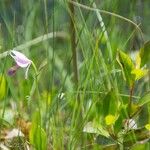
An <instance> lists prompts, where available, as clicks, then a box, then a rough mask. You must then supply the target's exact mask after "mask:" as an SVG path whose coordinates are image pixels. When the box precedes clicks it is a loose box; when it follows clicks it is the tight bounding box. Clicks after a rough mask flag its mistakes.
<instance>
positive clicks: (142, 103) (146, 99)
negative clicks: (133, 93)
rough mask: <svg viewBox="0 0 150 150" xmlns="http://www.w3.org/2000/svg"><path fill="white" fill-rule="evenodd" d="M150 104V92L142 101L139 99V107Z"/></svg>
mask: <svg viewBox="0 0 150 150" xmlns="http://www.w3.org/2000/svg"><path fill="white" fill-rule="evenodd" d="M149 102H150V91H149V92H148V93H146V94H145V95H144V96H143V97H142V98H141V99H139V102H138V105H139V106H143V105H144V104H146V103H149Z"/></svg>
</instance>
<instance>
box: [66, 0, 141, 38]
mask: <svg viewBox="0 0 150 150" xmlns="http://www.w3.org/2000/svg"><path fill="white" fill-rule="evenodd" d="M69 2H70V3H72V4H73V5H75V6H77V7H81V8H83V9H86V10H90V11H95V12H96V11H98V12H100V13H103V14H106V15H110V16H114V17H116V18H119V19H121V20H124V21H126V22H128V23H130V24H132V25H133V26H135V27H136V29H138V31H139V33H140V35H141V38H142V39H143V32H142V30H141V28H140V27H139V26H138V25H137V24H136V23H135V22H133V21H132V20H130V19H128V18H125V17H123V16H121V15H118V14H116V13H113V12H109V11H106V10H101V9H97V8H93V7H89V6H87V5H83V4H80V3H78V2H74V1H69Z"/></svg>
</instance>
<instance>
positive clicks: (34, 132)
mask: <svg viewBox="0 0 150 150" xmlns="http://www.w3.org/2000/svg"><path fill="white" fill-rule="evenodd" d="M29 141H30V143H31V144H32V145H34V147H35V148H36V150H46V149H47V137H46V133H45V131H44V129H43V128H42V127H41V126H40V114H39V112H35V114H34V116H33V119H32V126H31V130H30V133H29Z"/></svg>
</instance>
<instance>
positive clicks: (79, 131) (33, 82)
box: [0, 0, 150, 150]
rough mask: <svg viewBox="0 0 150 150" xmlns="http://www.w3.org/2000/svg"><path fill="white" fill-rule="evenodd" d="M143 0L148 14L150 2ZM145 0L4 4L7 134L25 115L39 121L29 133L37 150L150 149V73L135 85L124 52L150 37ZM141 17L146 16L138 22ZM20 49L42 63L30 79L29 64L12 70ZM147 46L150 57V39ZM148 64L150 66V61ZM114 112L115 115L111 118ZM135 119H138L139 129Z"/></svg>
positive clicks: (1, 42)
mask: <svg viewBox="0 0 150 150" xmlns="http://www.w3.org/2000/svg"><path fill="white" fill-rule="evenodd" d="M140 2H141V4H142V6H143V7H144V8H145V10H144V9H143V13H144V17H145V18H147V17H148V9H149V8H147V5H148V4H149V1H144V2H142V1H140V0H139V3H140ZM137 4H138V2H136V1H134V2H131V1H129V0H127V1H125V2H124V1H119V0H115V1H114V2H112V1H109V0H107V1H106V0H101V1H94V0H87V1H81V0H80V1H76V0H72V1H68V0H36V1H35V0H27V1H19V0H16V1H5V2H1V5H0V22H1V25H0V48H1V49H0V52H1V54H0V66H1V67H0V73H1V74H0V99H1V102H0V103H1V106H0V113H1V125H0V131H1V133H2V132H3V131H4V130H5V129H9V130H11V129H13V128H19V129H21V131H22V128H23V124H21V125H20V124H19V125H18V120H19V121H20V120H23V121H24V122H25V125H26V126H28V125H29V124H31V126H29V127H28V128H27V131H28V134H27V135H26V136H25V140H26V141H28V145H30V147H31V149H37V150H46V149H54V150H66V149H85V150H86V149H95V150H96V149H105V150H107V149H133V150H135V149H139V150H145V149H149V141H148V140H149V137H150V136H149V129H148V128H145V125H149V121H150V120H149V111H150V108H149V95H148V94H149V92H148V91H149V86H150V78H149V74H147V75H145V76H144V75H143V78H142V79H140V80H139V81H136V82H134V88H132V89H131V87H130V86H128V83H127V80H124V75H123V71H125V69H124V67H126V66H124V65H126V64H124V61H123V62H121V58H120V59H119V58H118V57H119V56H120V55H119V52H120V51H121V52H124V54H125V55H126V57H129V58H130V55H131V53H132V52H137V51H139V50H140V48H141V47H142V46H143V45H144V43H145V41H146V40H147V39H149V35H148V33H149V29H148V21H145V20H143V21H141V20H142V19H143V18H142V17H143V16H142V14H138V13H137V12H138V11H137V12H136V11H135V10H134V9H132V8H136V6H137ZM129 6H130V7H129ZM138 9H142V8H140V6H139V5H138ZM137 15H139V17H140V19H141V20H138V21H139V22H138V21H137V20H134V18H136V17H137ZM140 15H141V16H140ZM136 21H137V22H136ZM140 21H141V22H140ZM12 49H15V50H17V51H20V52H22V53H24V54H25V55H26V56H27V57H28V58H29V59H31V60H32V61H33V62H34V64H35V66H31V67H30V69H29V77H28V79H27V80H25V79H24V70H23V69H22V68H20V69H19V70H17V72H16V74H15V75H14V76H12V77H10V76H8V74H7V71H8V69H9V68H10V67H11V66H13V64H14V61H13V59H12V58H11V56H10V55H9V54H10V52H11V50H12ZM145 49H146V50H147V53H145V54H147V56H148V57H149V53H148V51H149V44H148V46H147V47H146V48H145ZM134 57H135V54H134ZM143 57H144V56H143ZM118 59H119V60H118ZM144 59H147V58H145V57H144ZM118 61H120V63H118ZM125 61H126V59H125ZM127 64H128V63H127ZM134 64H135V62H134ZM120 65H122V66H120ZM144 67H147V69H148V70H149V61H147V62H146V64H145V66H144ZM35 68H36V69H37V71H36V72H35ZM142 69H143V68H142ZM127 71H128V70H127ZM2 77H4V79H5V80H6V85H5V84H4V83H3V82H2V81H3V80H2ZM3 90H4V91H3ZM146 92H148V94H147V95H148V96H147V95H146V96H144V97H143V99H144V100H143V99H142V98H141V97H142V96H143V95H145V93H146ZM145 97H146V98H145ZM147 97H148V98H147ZM139 101H140V102H139ZM141 101H142V102H141ZM128 106H129V107H128ZM132 107H133V108H132ZM107 117H112V118H111V119H112V120H111V119H109V120H108V121H109V123H110V124H109V123H107V121H106V118H107ZM113 117H114V118H115V119H114V118H113ZM130 119H133V121H135V122H134V124H132V127H131V126H130V124H131V122H130ZM111 121H112V122H111ZM135 124H136V125H137V128H136V129H135V128H133V127H135ZM22 132H23V131H22ZM1 137H2V135H1V134H0V138H1ZM137 145H138V146H137ZM9 146H11V144H10V145H9ZM14 149H15V148H14Z"/></svg>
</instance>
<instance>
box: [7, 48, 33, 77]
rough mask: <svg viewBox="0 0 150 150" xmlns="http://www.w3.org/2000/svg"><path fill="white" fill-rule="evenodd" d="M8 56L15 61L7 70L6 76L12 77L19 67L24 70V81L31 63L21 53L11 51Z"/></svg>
mask: <svg viewBox="0 0 150 150" xmlns="http://www.w3.org/2000/svg"><path fill="white" fill-rule="evenodd" d="M10 56H11V57H12V58H13V59H14V60H15V62H16V65H15V66H13V67H11V68H10V69H9V71H8V74H9V75H14V74H15V72H16V71H17V70H18V68H20V67H21V68H26V71H25V79H27V77H28V70H29V67H30V65H31V63H32V61H31V60H30V59H28V58H27V57H26V56H25V55H24V54H22V53H21V52H18V51H16V50H12V51H11V52H10Z"/></svg>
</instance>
